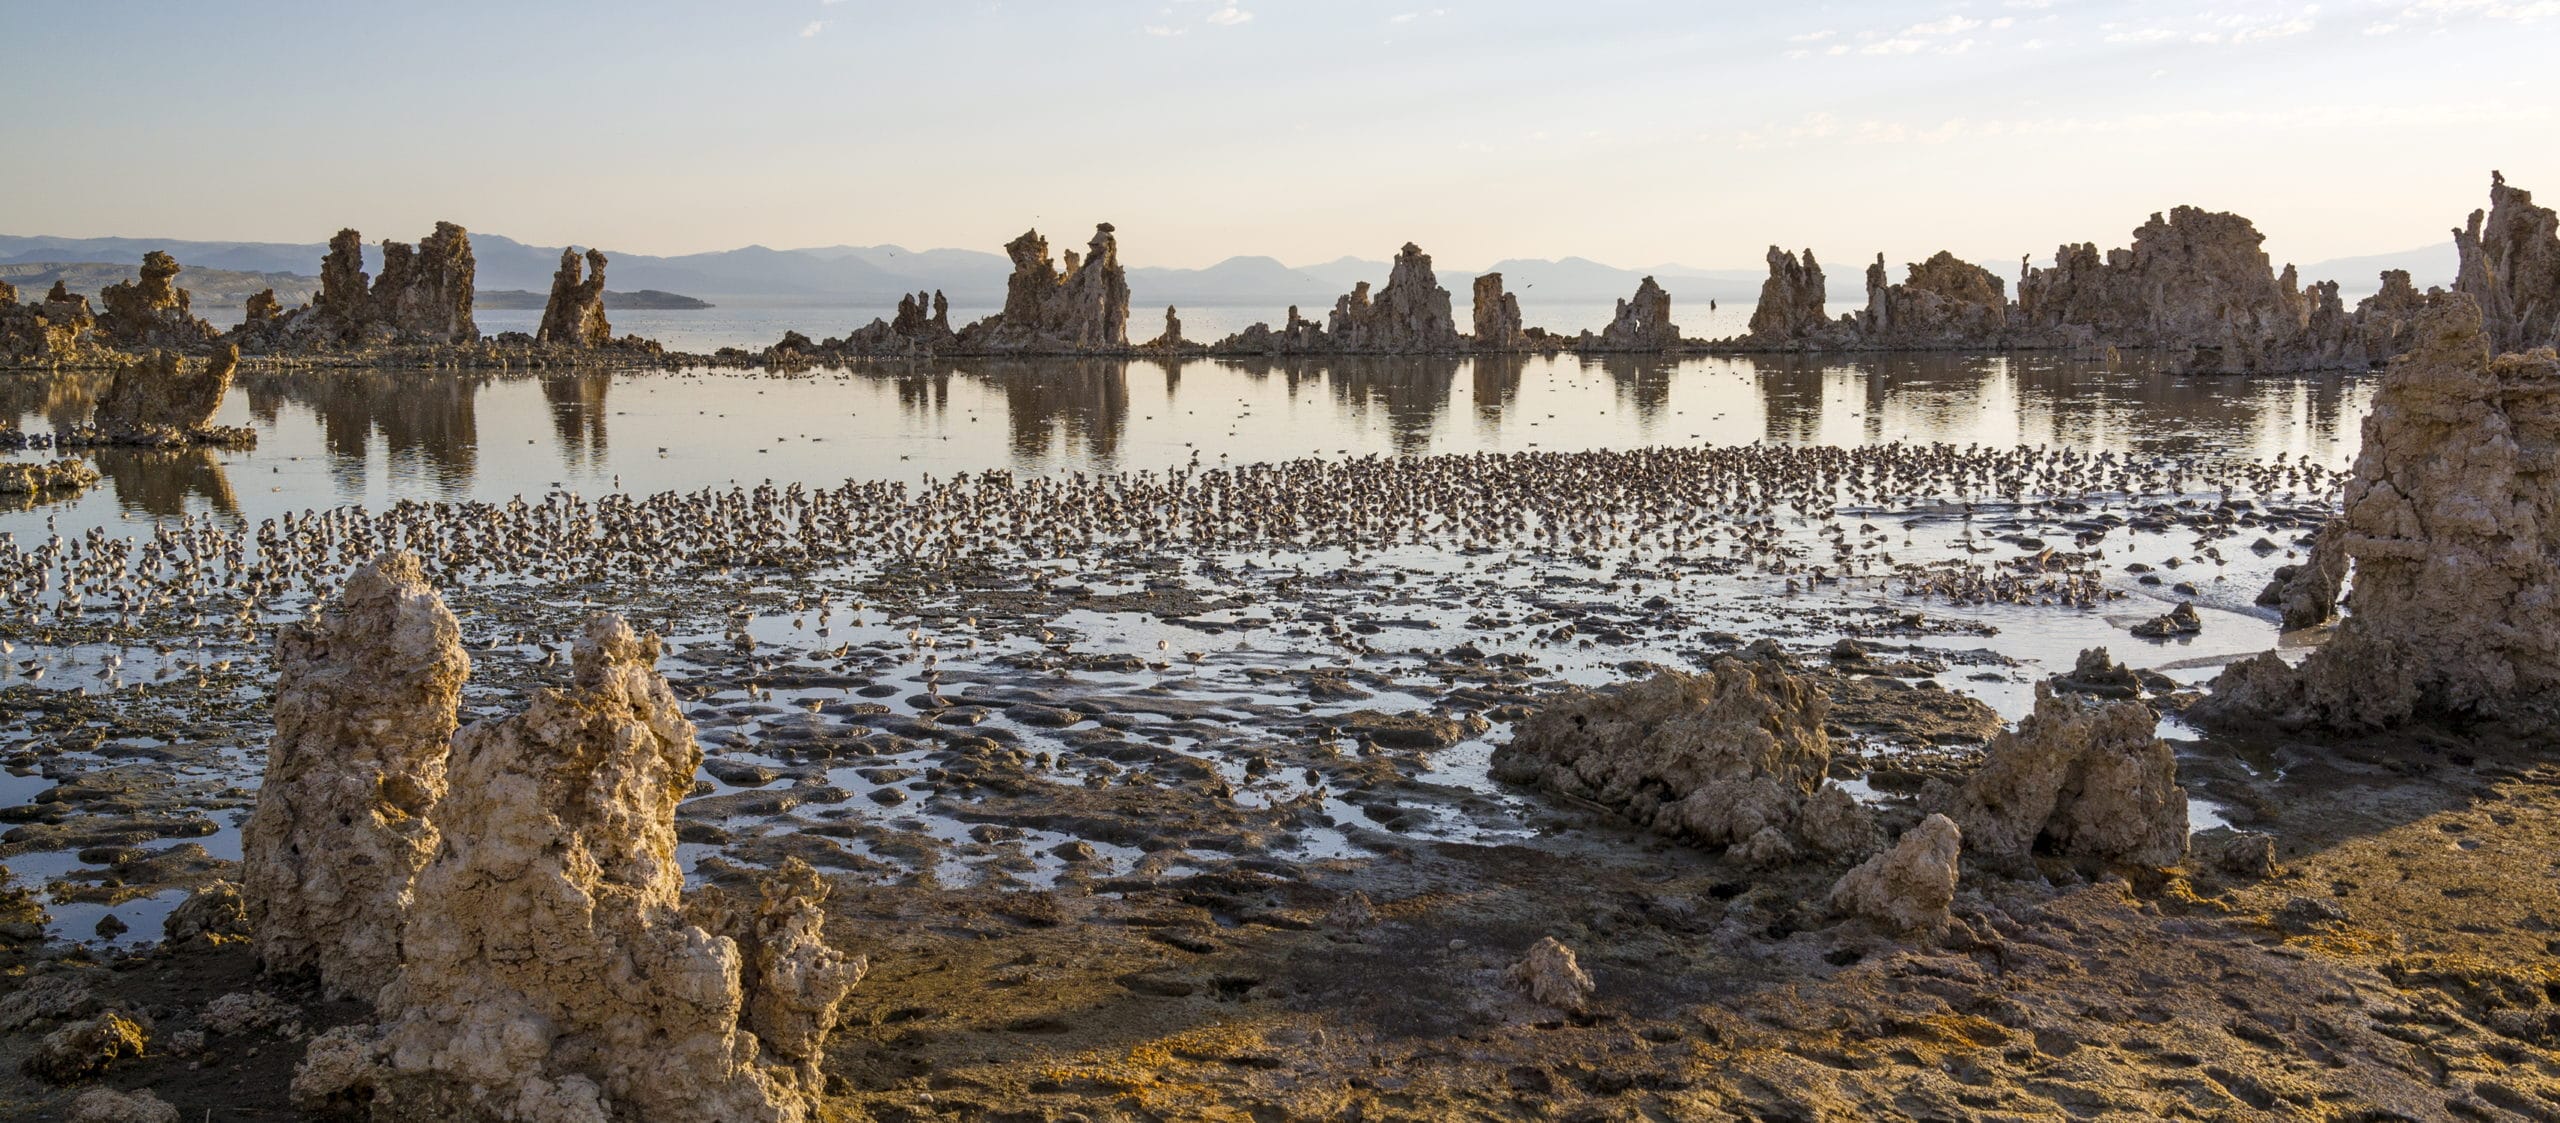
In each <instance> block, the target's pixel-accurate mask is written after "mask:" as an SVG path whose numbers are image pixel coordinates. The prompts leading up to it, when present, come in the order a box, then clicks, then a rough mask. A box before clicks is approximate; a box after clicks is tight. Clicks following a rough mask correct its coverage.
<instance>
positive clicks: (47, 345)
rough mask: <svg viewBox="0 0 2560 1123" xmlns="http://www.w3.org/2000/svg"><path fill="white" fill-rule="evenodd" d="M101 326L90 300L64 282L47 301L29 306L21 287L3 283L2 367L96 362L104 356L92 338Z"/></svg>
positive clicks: (0, 309)
mask: <svg viewBox="0 0 2560 1123" xmlns="http://www.w3.org/2000/svg"><path fill="white" fill-rule="evenodd" d="M97 326H98V318H97V317H96V316H95V315H92V314H91V313H90V311H89V298H88V297H85V296H79V295H76V294H74V293H72V292H71V291H70V290H69V289H68V288H66V287H64V285H63V284H62V282H60V281H56V282H54V284H53V291H52V292H51V293H48V294H47V295H46V296H45V298H44V299H43V300H38V301H25V302H21V301H20V300H19V299H18V289H17V286H15V285H11V284H9V283H7V282H0V363H5V364H8V365H12V366H42V365H50V364H53V363H64V362H79V361H82V360H86V359H93V358H96V357H98V356H99V355H101V354H102V353H103V352H101V351H100V349H99V347H98V344H97V341H96V340H95V339H94V338H92V333H94V332H95V331H96V329H97Z"/></svg>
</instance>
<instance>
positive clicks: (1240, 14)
mask: <svg viewBox="0 0 2560 1123" xmlns="http://www.w3.org/2000/svg"><path fill="white" fill-rule="evenodd" d="M1252 19H1253V13H1251V12H1248V11H1246V10H1244V9H1242V8H1239V7H1237V6H1235V5H1233V4H1229V5H1227V6H1226V7H1223V8H1220V9H1218V10H1217V11H1214V12H1211V13H1209V22H1211V23H1214V24H1217V25H1218V26H1220V27H1234V26H1235V25H1237V24H1240V23H1246V22H1249V21H1251V20H1252Z"/></svg>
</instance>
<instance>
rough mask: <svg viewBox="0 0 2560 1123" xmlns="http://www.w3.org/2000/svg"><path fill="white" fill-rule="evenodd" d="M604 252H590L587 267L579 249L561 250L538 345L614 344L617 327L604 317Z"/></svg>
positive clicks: (586, 261) (535, 335) (543, 308)
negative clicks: (614, 333) (581, 258)
mask: <svg viewBox="0 0 2560 1123" xmlns="http://www.w3.org/2000/svg"><path fill="white" fill-rule="evenodd" d="M604 262H605V257H604V251H603V250H598V249H590V250H588V251H587V254H586V258H585V261H584V263H583V265H582V264H581V262H580V259H579V257H578V251H577V250H575V249H565V250H562V251H560V269H559V271H558V272H555V273H553V274H552V275H551V298H550V299H549V300H548V301H546V302H544V304H543V306H542V324H541V326H540V327H538V328H537V329H535V331H534V335H533V337H534V339H535V340H536V341H537V342H542V343H550V344H556V345H558V346H563V347H603V346H606V345H609V344H611V343H612V342H613V325H612V324H611V323H609V322H607V321H606V320H605V318H604Z"/></svg>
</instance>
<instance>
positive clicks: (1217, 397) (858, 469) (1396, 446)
mask: <svg viewBox="0 0 2560 1123" xmlns="http://www.w3.org/2000/svg"><path fill="white" fill-rule="evenodd" d="M96 389H97V387H96V386H95V385H94V384H92V385H83V384H80V383H79V382H78V381H77V380H62V381H53V382H46V381H42V380H31V379H21V380H19V381H15V382H10V383H5V384H0V390H5V393H6V397H5V398H4V399H0V418H6V419H7V420H8V421H9V422H11V423H14V424H16V425H18V426H20V427H22V428H25V429H28V430H30V431H41V430H45V429H48V428H51V427H54V426H57V425H68V424H74V423H77V422H78V421H80V420H81V419H83V418H84V417H85V416H86V414H87V411H88V409H89V407H90V404H91V395H93V394H94V393H95V392H96ZM2370 390H2371V385H2370V382H2369V380H2363V379H2356V378H2350V377H2340V376H2335V375H2329V376H2303V377H2259V378H2248V379H2238V378H2209V377H2186V376H2175V375H2168V374H2161V373H2157V372H2155V371H2152V370H2150V369H2148V368H2147V367H2145V366H2142V365H2139V364H2135V363H2131V362H2129V363H2128V364H2127V365H2124V366H2121V367H2114V368H2110V367H2107V366H2104V365H2100V364H2091V363H2082V362H2072V361H2067V360H2063V359H2059V358H2053V357H2044V356H2023V357H1956V356H1945V355H1899V356H1858V357H1839V358H1828V359H1825V358H1776V359H1766V358H1692V359H1683V360H1679V361H1667V360H1661V359H1650V358H1592V359H1583V358H1578V357H1573V356H1564V357H1557V358H1522V357H1487V358H1476V359H1364V360H1330V361H1314V360H1303V361H1295V362H1270V361H1226V360H1191V361H1184V362H1163V363H1159V362H1154V361H1135V362H1123V361H1116V360H1114V361H1037V362H1010V363H1007V362H982V361H981V362H963V361H946V362H938V363H924V364H916V365H913V366H907V365H888V364H882V365H873V366H866V367H863V368H859V369H856V370H851V371H821V372H816V373H812V374H808V375H803V376H798V377H788V378H785V377H776V376H771V375H764V374H757V373H742V372H735V371H702V372H685V373H657V372H640V373H589V374H574V375H570V374H563V375H551V376H545V377H539V378H536V377H530V376H524V375H515V376H504V377H496V376H488V375H476V374H456V373H451V372H430V371H347V372H323V373H297V374H293V375H282V376H278V375H249V376H245V377H243V378H242V379H241V380H240V382H239V383H238V384H237V385H235V386H234V388H233V390H232V392H231V395H230V397H229V398H228V399H227V400H226V401H225V402H224V404H223V407H222V411H221V415H220V417H219V418H218V420H219V421H220V422H222V423H224V424H232V425H246V426H249V427H251V428H253V429H255V430H256V431H257V433H258V438H259V441H258V447H257V448H255V449H254V450H248V451H240V452H226V451H214V450H192V451H187V452H141V451H130V450H94V451H89V452H85V453H83V454H82V455H84V456H86V457H88V458H89V459H90V460H91V461H93V462H94V463H95V464H96V465H97V467H98V469H99V470H100V472H101V473H102V474H104V476H105V477H106V480H105V482H104V483H102V484H101V485H100V486H99V487H97V488H95V489H93V490H91V491H90V492H89V493H88V494H86V495H84V496H82V497H80V498H77V499H72V500H66V501H61V502H54V503H48V504H41V505H36V506H32V507H28V508H24V509H19V510H13V511H9V512H6V513H0V533H6V534H16V535H18V536H19V537H20V541H21V543H22V544H24V543H26V542H27V541H29V540H28V539H27V538H26V536H27V535H29V534H33V535H35V536H36V537H42V536H43V535H45V534H48V533H51V532H52V530H54V529H58V530H61V531H63V532H66V533H69V532H76V531H82V530H86V529H87V528H89V527H91V526H106V527H110V528H116V527H121V526H124V525H126V524H129V523H132V522H135V521H137V520H149V519H152V518H155V517H167V516H177V515H181V514H204V513H220V514H225V515H237V516H239V517H240V518H242V519H244V520H246V521H249V522H255V521H257V520H259V519H263V518H268V517H272V516H274V515H277V514H281V513H283V512H286V511H297V510H306V509H312V508H320V507H331V506H338V505H342V504H362V505H367V506H375V507H379V506H381V505H384V504H387V503H389V502H392V501H395V500H399V499H405V498H418V499H475V500H503V499H506V498H510V497H513V496H517V495H527V496H538V495H541V494H543V493H545V492H549V491H553V490H567V491H574V492H580V493H586V494H596V493H603V492H609V491H613V490H617V489H619V490H622V491H626V492H635V493H648V492H656V491H661V490H669V489H690V488H696V487H702V486H706V485H712V484H727V483H755V482H758V481H764V480H772V481H775V482H777V483H788V482H803V483H809V484H833V483H836V482H840V481H842V480H846V479H856V478H859V479H893V480H902V479H917V478H920V477H922V476H924V475H927V474H933V475H939V476H945V477H948V476H950V475H952V474H955V473H960V472H974V471H979V470H985V469H1010V470H1014V471H1019V472H1034V473H1040V472H1061V471H1083V472H1109V471H1119V470H1138V469H1162V468H1165V467H1169V466H1176V465H1183V464H1189V463H1192V462H1194V461H1195V460H1196V461H1198V462H1200V463H1203V464H1209V465H1214V464H1217V463H1219V462H1220V461H1225V462H1228V463H1236V464H1242V463H1251V462H1257V461H1274V460H1282V459H1288V458H1293V457H1300V456H1310V455H1314V456H1325V457H1346V456H1364V455H1372V454H1420V453H1464V452H1475V451H1524V450H1571V449H1587V448H1632V447H1639V446H1645V445H1659V444H1699V443H1709V444H1749V443H1752V442H1755V441H1777V442H1790V443H1799V444H1833V445H1855V444H1863V443H1872V442H1879V441H1896V440H1899V441H1945V442H1951V443H1954V444H1958V445H1964V444H1975V443H1980V444H1985V445H1999V446H2008V445H2016V444H2043V445H2053V446H2057V447H2061V446H2068V447H2073V448H2080V449H2086V450H2116V451H2120V452H2127V453H2133V454H2138V455H2143V456H2182V457H2184V456H2221V455H2228V456H2243V457H2252V458H2259V459H2271V458H2274V457H2276V456H2279V455H2282V456H2287V457H2293V458H2303V457H2308V458H2310V459H2311V460H2313V461H2315V462H2320V463H2325V464H2330V465H2343V464H2344V463H2346V462H2347V461H2348V460H2349V459H2350V458H2351V457H2352V455H2353V453H2354V449H2355V444H2356V428H2357V424H2358V420H2359V419H2360V418H2361V417H2362V415H2363V413H2364V411H2365V408H2366V405H2367V401H2368V398H2369V395H2370ZM37 455H38V454H32V453H30V454H19V456H20V458H22V459H27V458H35V457H36V456H37Z"/></svg>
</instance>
